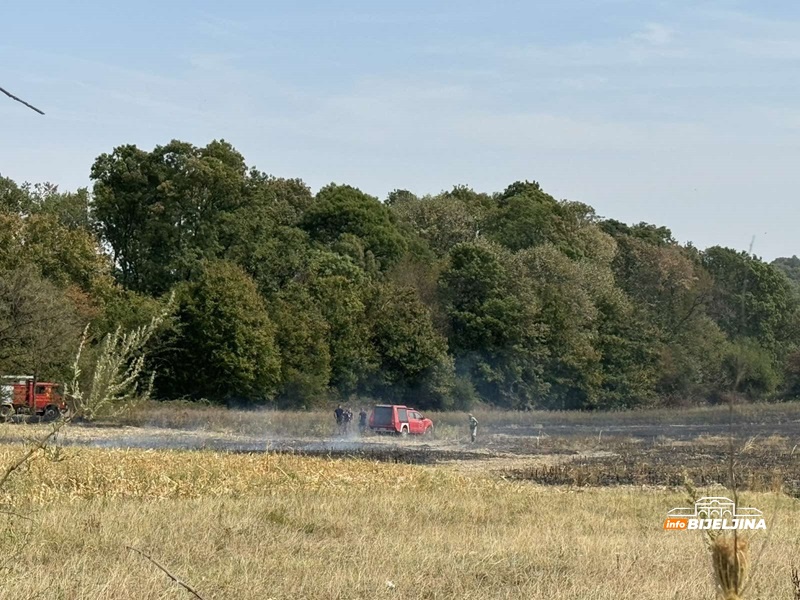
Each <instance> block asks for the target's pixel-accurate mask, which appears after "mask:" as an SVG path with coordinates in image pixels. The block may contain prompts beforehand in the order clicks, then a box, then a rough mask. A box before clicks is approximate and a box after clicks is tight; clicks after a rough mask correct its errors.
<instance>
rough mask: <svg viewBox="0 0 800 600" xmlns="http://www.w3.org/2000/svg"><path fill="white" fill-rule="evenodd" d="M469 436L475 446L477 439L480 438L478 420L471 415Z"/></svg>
mask: <svg viewBox="0 0 800 600" xmlns="http://www.w3.org/2000/svg"><path fill="white" fill-rule="evenodd" d="M469 436H470V439H472V443H473V444H474V443H475V438H476V437H478V419H476V418H475V417H473V416H472V415H471V414H470V416H469Z"/></svg>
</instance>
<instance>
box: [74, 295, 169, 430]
mask: <svg viewBox="0 0 800 600" xmlns="http://www.w3.org/2000/svg"><path fill="white" fill-rule="evenodd" d="M173 299H174V297H170V299H169V302H168V303H167V305H166V307H165V308H164V309H163V310H162V311H161V312H160V313H159V314H157V315H155V316H154V317H153V318H151V319H150V321H149V322H148V323H146V324H145V325H142V326H141V327H137V328H136V329H133V330H131V331H123V330H122V328H121V327H117V329H116V330H115V331H114V332H113V333H109V334H107V335H106V336H105V337H104V338H103V340H102V341H101V342H100V344H99V346H98V348H97V354H96V358H95V359H94V360H93V364H92V366H91V367H90V369H91V371H90V373H91V377H90V378H89V383H88V386H87V387H86V389H84V388H82V387H81V379H82V376H83V370H82V368H81V363H82V362H83V352H84V350H85V349H86V346H87V342H88V339H89V338H88V325H87V327H86V329H84V331H83V336H82V338H81V342H80V344H79V346H78V352H77V355H76V356H75V361H74V363H73V366H72V381H71V382H70V383H67V384H66V386H65V396H66V398H67V402H68V403H69V408H70V415H71V418H81V419H85V420H88V421H93V420H95V419H97V418H99V417H104V416H113V415H114V414H116V413H117V412H119V411H121V410H124V409H125V407H126V405H127V404H129V403H131V402H133V401H137V400H147V399H148V398H149V397H150V394H151V392H152V390H153V379H154V376H155V373H151V374H150V376H149V377H148V378H147V379H146V383H145V384H144V385H143V384H142V379H143V377H142V375H143V372H144V367H145V359H146V352H145V349H146V346H147V344H148V342H149V341H150V340H151V339H152V337H153V335H154V334H155V333H156V331H158V329H159V327H160V326H161V324H162V323H163V322H164V320H165V319H166V318H167V316H168V315H169V314H170V312H171V311H172V305H173Z"/></svg>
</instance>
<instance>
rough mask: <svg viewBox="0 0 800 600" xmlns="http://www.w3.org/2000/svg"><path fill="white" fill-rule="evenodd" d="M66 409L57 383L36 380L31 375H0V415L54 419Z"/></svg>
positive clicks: (4, 416)
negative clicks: (22, 415)
mask: <svg viewBox="0 0 800 600" xmlns="http://www.w3.org/2000/svg"><path fill="white" fill-rule="evenodd" d="M66 410H67V405H66V403H65V402H64V398H63V396H62V395H61V392H60V391H59V385H58V384H57V383H50V382H47V381H36V380H35V378H34V377H33V376H31V375H11V376H6V377H0V417H3V418H8V417H10V416H11V415H14V414H29V415H40V416H42V417H44V418H45V419H56V418H57V417H58V416H59V415H61V414H62V413H64V412H66Z"/></svg>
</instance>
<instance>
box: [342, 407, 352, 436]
mask: <svg viewBox="0 0 800 600" xmlns="http://www.w3.org/2000/svg"><path fill="white" fill-rule="evenodd" d="M352 420H353V411H352V410H350V407H349V406H348V407H347V408H346V409H344V415H343V416H342V421H343V423H344V432H345V434H347V433H349V432H350V422H351V421H352Z"/></svg>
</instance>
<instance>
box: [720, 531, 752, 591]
mask: <svg viewBox="0 0 800 600" xmlns="http://www.w3.org/2000/svg"><path fill="white" fill-rule="evenodd" d="M710 546H711V563H712V566H713V569H714V579H715V581H716V582H717V590H718V592H719V596H720V598H722V600H741V598H742V596H741V593H742V588H743V587H744V582H745V579H746V578H747V571H748V568H749V566H750V561H749V554H748V543H747V540H745V539H742V538H741V537H739V536H736V535H731V536H728V535H717V536H714V538H713V540H712V541H711V543H710Z"/></svg>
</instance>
